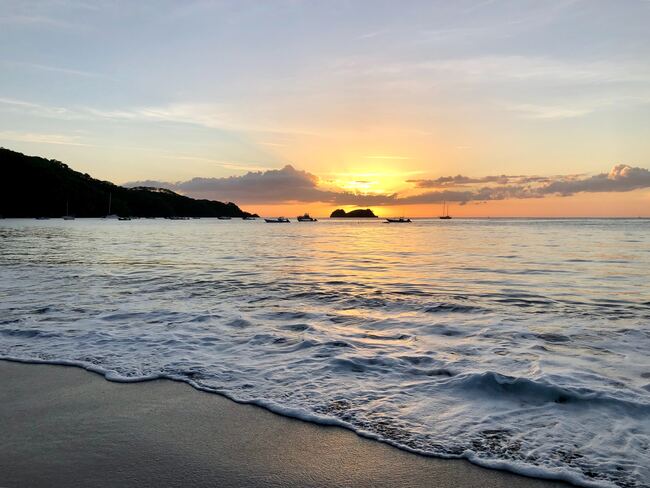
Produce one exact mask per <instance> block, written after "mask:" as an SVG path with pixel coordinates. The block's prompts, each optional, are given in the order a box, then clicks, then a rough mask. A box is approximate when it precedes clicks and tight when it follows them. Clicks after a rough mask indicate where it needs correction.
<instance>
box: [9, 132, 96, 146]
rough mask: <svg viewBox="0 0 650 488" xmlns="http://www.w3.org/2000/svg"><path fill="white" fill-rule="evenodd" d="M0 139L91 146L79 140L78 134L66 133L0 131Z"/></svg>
mask: <svg viewBox="0 0 650 488" xmlns="http://www.w3.org/2000/svg"><path fill="white" fill-rule="evenodd" d="M0 140H4V141H18V142H34V143H41V144H58V145H63V146H91V144H85V143H83V142H81V141H80V140H79V137H78V136H70V135H67V134H43V133H34V132H17V131H11V130H7V131H0Z"/></svg>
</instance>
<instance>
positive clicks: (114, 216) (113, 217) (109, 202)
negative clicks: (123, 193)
mask: <svg viewBox="0 0 650 488" xmlns="http://www.w3.org/2000/svg"><path fill="white" fill-rule="evenodd" d="M112 200H113V194H112V193H109V194H108V214H107V215H106V217H104V218H105V219H119V216H117V215H115V214H112V213H111V203H112Z"/></svg>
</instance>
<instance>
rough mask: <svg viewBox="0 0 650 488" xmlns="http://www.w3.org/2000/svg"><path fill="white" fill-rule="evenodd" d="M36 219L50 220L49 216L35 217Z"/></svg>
mask: <svg viewBox="0 0 650 488" xmlns="http://www.w3.org/2000/svg"><path fill="white" fill-rule="evenodd" d="M36 220H50V218H49V217H36Z"/></svg>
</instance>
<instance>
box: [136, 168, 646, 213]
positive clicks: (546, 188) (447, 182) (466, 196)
mask: <svg viewBox="0 0 650 488" xmlns="http://www.w3.org/2000/svg"><path fill="white" fill-rule="evenodd" d="M408 181H409V182H410V183H412V184H414V187H415V189H421V188H435V190H433V191H426V192H424V193H419V194H415V195H400V194H397V193H390V194H364V193H355V192H350V191H343V190H338V191H337V190H333V189H326V188H323V187H322V186H321V183H322V181H321V180H320V178H319V177H318V176H316V175H314V174H311V173H308V172H307V171H303V170H298V169H296V168H294V167H293V166H291V165H286V166H285V167H283V168H281V169H272V170H266V171H250V172H248V173H246V174H244V175H242V176H231V177H227V178H193V179H191V180H188V181H182V182H177V183H165V182H160V181H136V182H131V183H127V184H126V185H125V186H155V187H162V188H169V189H171V190H174V191H178V192H180V193H183V194H186V195H190V196H193V197H196V198H208V199H215V200H221V201H233V202H237V203H242V204H279V203H290V202H323V203H330V204H332V205H357V206H385V205H414V204H431V203H439V202H443V201H447V202H459V203H461V204H464V203H468V202H485V201H492V200H509V199H525V198H544V197H546V196H550V195H556V196H569V195H573V194H575V193H585V192H626V191H632V190H638V189H642V188H650V171H649V170H647V169H645V168H639V167H632V166H629V165H626V164H617V165H616V166H614V167H613V168H612V169H611V171H609V172H608V173H600V174H598V175H594V176H585V175H560V176H521V175H514V176H513V175H500V176H483V177H468V176H463V175H456V176H443V177H440V178H436V179H429V180H408Z"/></svg>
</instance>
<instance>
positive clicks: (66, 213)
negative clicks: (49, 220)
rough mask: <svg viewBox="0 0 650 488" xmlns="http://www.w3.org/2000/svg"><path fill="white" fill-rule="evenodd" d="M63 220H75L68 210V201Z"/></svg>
mask: <svg viewBox="0 0 650 488" xmlns="http://www.w3.org/2000/svg"><path fill="white" fill-rule="evenodd" d="M63 220H74V215H70V211H69V209H68V201H67V200H66V202H65V215H64V216H63Z"/></svg>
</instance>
